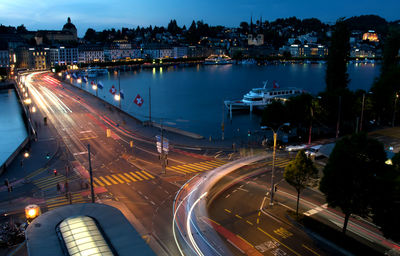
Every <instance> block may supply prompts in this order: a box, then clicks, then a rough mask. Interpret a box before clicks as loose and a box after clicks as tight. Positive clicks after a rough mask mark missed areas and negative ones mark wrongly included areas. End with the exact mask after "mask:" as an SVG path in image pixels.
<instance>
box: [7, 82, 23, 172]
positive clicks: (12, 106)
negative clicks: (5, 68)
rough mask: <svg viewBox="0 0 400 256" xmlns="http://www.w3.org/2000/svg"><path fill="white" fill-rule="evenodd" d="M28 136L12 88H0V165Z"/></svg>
mask: <svg viewBox="0 0 400 256" xmlns="http://www.w3.org/2000/svg"><path fill="white" fill-rule="evenodd" d="M27 136H28V133H27V130H26V128H25V124H24V121H23V119H22V109H21V106H20V105H19V103H18V98H17V95H16V93H15V91H14V90H13V89H8V90H0V166H1V165H3V163H4V162H5V161H6V160H7V159H8V158H9V157H10V155H11V154H12V153H14V151H15V150H16V149H17V148H18V147H19V145H21V143H22V142H23V141H24V140H25V139H26V137H27Z"/></svg>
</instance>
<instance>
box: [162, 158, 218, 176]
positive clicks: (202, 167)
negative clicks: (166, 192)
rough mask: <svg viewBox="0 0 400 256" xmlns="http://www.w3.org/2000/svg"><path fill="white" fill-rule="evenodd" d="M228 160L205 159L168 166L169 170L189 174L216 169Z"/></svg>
mask: <svg viewBox="0 0 400 256" xmlns="http://www.w3.org/2000/svg"><path fill="white" fill-rule="evenodd" d="M225 163H226V162H225V161H222V160H214V161H203V162H197V163H192V164H183V165H175V166H168V167H167V170H169V171H173V172H177V173H180V174H189V173H196V172H202V171H207V170H211V169H215V168H217V167H219V166H221V165H224V164H225Z"/></svg>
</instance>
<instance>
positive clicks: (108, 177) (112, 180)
mask: <svg viewBox="0 0 400 256" xmlns="http://www.w3.org/2000/svg"><path fill="white" fill-rule="evenodd" d="M105 177H106V178H107V179H109V180H111V182H112V183H113V184H115V185H117V184H118V182H116V181H115V180H114V179H113V178H111V177H110V176H109V175H105Z"/></svg>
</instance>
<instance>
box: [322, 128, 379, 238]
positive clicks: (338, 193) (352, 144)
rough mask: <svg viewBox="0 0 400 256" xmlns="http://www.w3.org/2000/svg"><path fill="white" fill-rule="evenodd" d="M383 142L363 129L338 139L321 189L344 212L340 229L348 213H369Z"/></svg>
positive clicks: (344, 230)
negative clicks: (369, 135)
mask: <svg viewBox="0 0 400 256" xmlns="http://www.w3.org/2000/svg"><path fill="white" fill-rule="evenodd" d="M385 160H386V153H385V150H384V148H383V145H382V144H381V143H380V142H379V141H377V140H375V139H372V138H368V137H367V135H366V134H365V133H357V134H353V135H351V136H347V137H344V138H343V139H341V140H339V141H338V142H337V143H336V145H335V147H334V149H333V151H332V153H331V155H330V157H329V160H328V163H327V164H326V166H325V168H324V170H323V177H322V179H321V182H320V190H321V191H322V192H323V193H324V194H325V196H326V201H327V202H328V204H329V205H330V206H332V207H339V208H340V209H341V211H342V212H343V213H344V215H345V218H344V224H343V233H345V232H346V229H347V223H348V221H349V218H350V215H351V214H357V215H359V216H362V217H363V216H365V215H367V214H368V213H369V206H370V203H371V197H372V196H373V194H374V187H375V180H376V178H375V177H376V175H377V174H378V173H379V172H381V171H382V170H383V169H384V168H385Z"/></svg>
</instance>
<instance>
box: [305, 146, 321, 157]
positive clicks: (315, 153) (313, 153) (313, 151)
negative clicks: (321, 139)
mask: <svg viewBox="0 0 400 256" xmlns="http://www.w3.org/2000/svg"><path fill="white" fill-rule="evenodd" d="M321 147H322V145H315V146H312V147H310V148H309V149H307V150H306V151H305V152H304V153H305V154H306V156H308V157H310V158H314V159H315V158H317V157H320V156H322V154H321V152H319V149H320V148H321Z"/></svg>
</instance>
